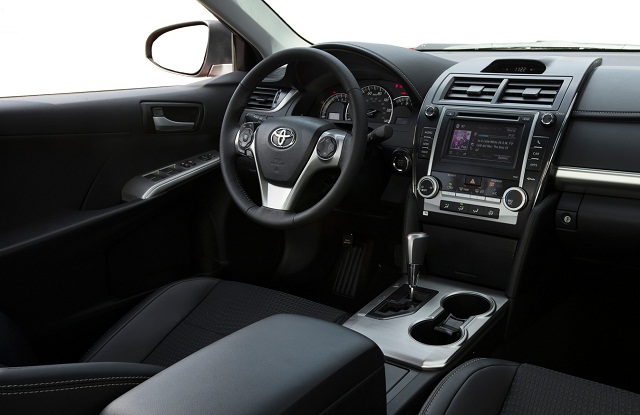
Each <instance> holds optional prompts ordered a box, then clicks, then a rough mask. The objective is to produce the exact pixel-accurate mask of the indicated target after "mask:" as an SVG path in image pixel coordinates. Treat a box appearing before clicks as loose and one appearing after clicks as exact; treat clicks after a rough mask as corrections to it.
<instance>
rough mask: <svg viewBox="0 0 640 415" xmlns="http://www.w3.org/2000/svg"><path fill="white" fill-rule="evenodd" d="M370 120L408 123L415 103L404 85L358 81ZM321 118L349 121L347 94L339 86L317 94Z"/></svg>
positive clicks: (372, 121) (377, 81) (372, 122)
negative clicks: (318, 95)
mask: <svg viewBox="0 0 640 415" xmlns="http://www.w3.org/2000/svg"><path fill="white" fill-rule="evenodd" d="M360 85H361V86H362V93H363V95H364V100H365V104H366V108H367V118H368V120H369V123H370V124H399V125H404V124H408V123H409V119H410V117H411V112H412V108H413V105H414V103H413V102H412V100H411V97H409V95H408V93H407V91H405V89H404V86H403V85H402V84H400V83H398V82H391V81H379V80H376V81H361V82H360ZM319 117H320V118H324V119H327V120H330V121H333V122H338V123H339V122H347V123H349V122H351V115H350V113H349V100H348V98H347V94H346V93H345V92H344V90H342V89H341V88H339V87H334V88H328V89H326V90H324V91H323V92H322V93H321V94H320V113H319Z"/></svg>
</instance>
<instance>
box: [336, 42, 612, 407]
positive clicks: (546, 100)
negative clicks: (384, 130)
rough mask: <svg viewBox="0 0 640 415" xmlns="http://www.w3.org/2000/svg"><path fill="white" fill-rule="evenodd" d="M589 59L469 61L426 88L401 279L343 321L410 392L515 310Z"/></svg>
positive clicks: (472, 349)
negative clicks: (420, 247) (419, 248)
mask: <svg viewBox="0 0 640 415" xmlns="http://www.w3.org/2000/svg"><path fill="white" fill-rule="evenodd" d="M599 64H600V59H596V58H588V57H585V58H580V57H572V58H571V59H566V58H562V57H549V56H541V55H532V56H531V57H527V58H520V59H517V60H514V59H500V58H487V57H483V58H478V59H470V60H466V61H463V62H460V63H458V64H456V65H454V66H452V67H451V68H449V69H448V70H447V71H446V72H445V73H443V74H442V75H441V76H440V78H439V79H438V80H437V81H436V83H435V84H434V85H433V87H432V88H431V89H430V91H429V92H428V93H427V95H426V97H425V99H424V101H423V103H422V106H421V108H420V112H419V114H418V119H417V122H416V129H415V136H414V141H413V159H412V162H413V163H411V164H412V166H413V171H412V174H413V176H412V186H411V197H409V198H408V199H407V200H408V202H407V206H406V211H405V223H404V229H405V232H406V234H405V237H407V239H406V240H405V245H406V246H405V250H404V258H405V267H406V269H407V274H408V275H407V276H406V277H402V278H400V279H399V280H398V281H397V282H396V284H394V285H392V286H391V287H389V288H388V289H387V290H386V291H384V292H383V293H381V294H380V295H379V296H378V297H377V298H375V299H374V300H373V301H371V302H370V303H369V304H367V305H366V306H365V307H363V308H362V309H361V310H360V311H359V312H358V313H357V314H355V315H354V316H353V317H352V318H351V319H349V321H347V322H346V323H345V326H346V327H349V328H351V329H353V330H355V331H357V332H360V333H362V334H364V335H365V336H367V337H369V338H370V339H372V340H373V341H374V342H376V344H377V345H378V346H379V347H380V348H381V349H382V351H383V352H384V355H385V357H386V359H387V362H388V364H390V365H393V366H394V367H399V368H404V370H406V371H407V373H409V372H411V373H417V374H416V375H415V376H416V377H415V379H416V380H412V381H411V382H412V383H413V384H414V385H415V384H417V383H420V382H423V383H424V384H426V383H428V382H433V380H434V378H438V375H437V374H438V373H440V374H442V373H446V370H447V369H448V368H450V367H452V366H453V365H455V364H457V363H459V362H460V361H461V360H464V359H468V358H469V357H470V356H472V355H474V354H475V353H477V352H478V350H479V347H478V346H479V345H481V344H486V343H488V342H486V340H487V339H490V338H495V339H496V340H499V339H500V338H502V337H504V333H505V327H506V326H507V320H508V319H507V313H509V314H510V315H511V314H512V313H513V310H514V308H516V307H518V306H520V304H522V302H520V303H518V302H517V301H515V300H516V299H518V298H517V292H518V284H519V283H520V282H521V281H520V279H521V274H522V273H523V272H525V271H522V270H523V269H524V268H525V264H526V262H525V261H527V255H528V252H529V251H530V250H529V249H528V246H527V245H528V244H529V243H530V242H531V238H532V236H531V235H528V233H527V232H528V231H527V229H528V225H529V224H530V222H531V223H535V222H536V221H540V220H543V219H541V218H544V217H546V214H544V213H541V212H546V211H547V210H549V207H548V206H547V205H550V203H549V200H551V199H552V198H546V199H545V197H546V196H547V192H546V187H545V186H546V183H547V181H548V175H549V172H550V170H551V165H552V162H553V160H554V155H555V152H556V150H557V148H558V147H559V145H560V139H561V137H562V133H563V130H564V128H565V124H566V122H567V119H568V116H569V114H570V113H571V109H572V107H573V104H574V102H575V101H576V97H577V96H578V93H579V91H580V89H581V87H582V85H583V84H584V83H585V81H586V79H587V78H588V76H589V75H590V73H591V72H592V70H593V69H594V68H595V67H597V66H598V65H599ZM529 228H534V229H543V228H544V226H531V227H529ZM416 238H418V239H416ZM426 238H428V248H427V249H426V250H425V252H424V253H423V254H422V258H420V260H419V261H415V252H413V251H415V249H414V248H412V241H413V242H415V241H416V240H420V239H426ZM425 258H426V259H425ZM423 261H424V265H423V266H422V267H421V268H422V272H421V273H420V275H419V276H417V275H416V269H417V268H418V265H420V264H422V263H423ZM416 262H419V264H417V263H416ZM531 272H535V271H531ZM536 278H539V277H536ZM518 300H519V299H518ZM494 346H495V344H494ZM492 347H493V346H489V347H488V349H489V350H491V348H492ZM395 372H397V370H396V369H393V370H389V373H395ZM422 374H425V375H426V374H436V375H433V376H431V377H430V378H429V377H427V376H422V377H421V375H422ZM404 376H405V377H404V378H403V379H406V376H408V375H404ZM420 378H422V379H423V380H422V381H419V380H417V379H420ZM398 382H400V381H398ZM430 386H431V387H432V386H433V385H432V384H431V385H430ZM403 387H404V388H405V389H406V388H407V387H406V386H403ZM424 387H425V388H428V387H427V386H424ZM416 388H419V386H416V387H415V388H414V391H415V390H416ZM395 389H398V387H395ZM397 394H398V396H400V395H401V394H402V393H401V392H397ZM413 395H415V393H414V394H413ZM394 396H396V395H394V394H393V393H392V392H391V391H389V390H388V392H387V399H388V413H396V412H398V413H399V412H402V410H401V409H398V410H397V411H395V410H394V409H392V404H393V402H394V400H395V399H397V398H395V397H394ZM411 396H412V395H411V393H407V394H406V397H405V398H402V399H404V402H402V403H401V404H399V405H406V400H410V399H412V398H411ZM402 399H400V400H401V401H402Z"/></svg>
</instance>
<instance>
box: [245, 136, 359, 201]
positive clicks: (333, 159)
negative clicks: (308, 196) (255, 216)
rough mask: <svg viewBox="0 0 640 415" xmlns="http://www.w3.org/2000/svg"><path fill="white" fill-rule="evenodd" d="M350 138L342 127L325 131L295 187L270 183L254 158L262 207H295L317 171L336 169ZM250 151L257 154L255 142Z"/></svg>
mask: <svg viewBox="0 0 640 415" xmlns="http://www.w3.org/2000/svg"><path fill="white" fill-rule="evenodd" d="M349 137H350V134H349V133H347V132H346V131H343V130H339V129H331V130H327V131H325V132H323V133H322V134H321V135H320V137H319V138H318V140H317V142H316V144H315V147H314V150H313V152H312V153H311V156H310V157H309V160H308V161H307V164H306V165H305V166H304V168H303V169H302V172H301V173H300V176H299V177H298V178H297V179H296V180H295V182H294V184H293V186H279V185H277V184H273V183H271V182H269V180H267V179H266V178H265V176H264V175H263V174H262V171H261V168H260V164H259V162H258V160H257V159H254V160H255V162H256V169H257V171H258V180H259V183H260V193H261V196H262V206H265V207H268V208H270V209H280V210H292V209H293V207H294V206H295V203H296V202H297V201H298V199H299V197H300V195H301V194H302V191H303V190H304V189H305V187H306V186H307V184H308V183H309V181H310V180H311V178H312V177H313V176H314V175H315V174H316V173H317V172H319V171H320V170H324V169H328V168H336V167H338V166H339V165H340V158H341V156H342V150H343V148H344V143H345V140H347V139H349ZM248 150H249V151H250V152H251V153H252V154H256V150H255V143H252V145H251V146H250V148H249V149H248ZM256 156H257V154H256Z"/></svg>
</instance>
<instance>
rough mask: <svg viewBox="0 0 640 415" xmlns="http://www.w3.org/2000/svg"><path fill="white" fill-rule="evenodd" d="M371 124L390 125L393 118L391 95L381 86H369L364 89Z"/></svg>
mask: <svg viewBox="0 0 640 415" xmlns="http://www.w3.org/2000/svg"><path fill="white" fill-rule="evenodd" d="M362 93H363V94H364V102H365V105H366V108H367V118H368V119H369V122H379V123H389V122H390V121H391V117H392V116H393V100H392V99H391V95H389V92H387V90H386V89H384V88H383V87H381V86H378V85H368V86H365V87H364V88H362Z"/></svg>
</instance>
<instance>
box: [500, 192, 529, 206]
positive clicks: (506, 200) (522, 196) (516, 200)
mask: <svg viewBox="0 0 640 415" xmlns="http://www.w3.org/2000/svg"><path fill="white" fill-rule="evenodd" d="M502 204H503V205H504V207H506V208H507V209H508V210H510V211H512V212H517V211H519V210H522V208H524V207H525V205H526V204H527V192H525V191H524V189H522V188H520V187H510V188H508V189H507V190H505V191H504V195H503V196H502Z"/></svg>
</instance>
